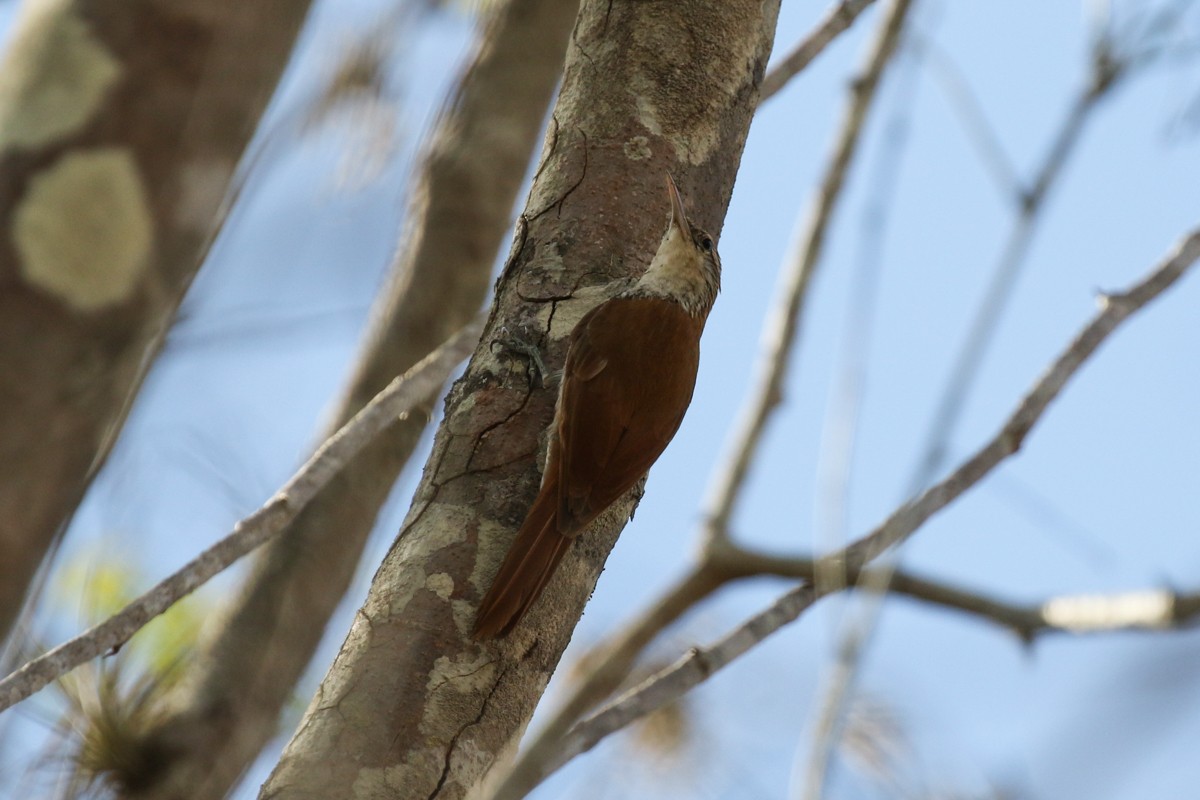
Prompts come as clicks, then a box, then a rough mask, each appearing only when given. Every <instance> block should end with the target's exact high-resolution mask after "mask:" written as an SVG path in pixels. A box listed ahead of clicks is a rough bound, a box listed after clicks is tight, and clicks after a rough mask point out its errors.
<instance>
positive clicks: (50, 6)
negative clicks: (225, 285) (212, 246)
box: [0, 0, 309, 639]
mask: <svg viewBox="0 0 1200 800" xmlns="http://www.w3.org/2000/svg"><path fill="white" fill-rule="evenodd" d="M308 6H309V0H270V1H269V2H262V3H245V2H242V0H174V1H173V2H167V0H141V1H140V2H133V1H132V0H118V1H115V2H114V0H29V1H28V2H27V3H26V4H25V6H24V7H23V9H22V14H21V16H20V18H19V19H18V20H17V23H16V28H15V30H14V33H13V37H12V39H11V41H10V44H9V47H8V51H7V53H6V54H5V58H4V62H3V65H0V74H3V75H4V82H3V86H2V87H0V222H2V223H3V234H2V235H0V464H3V465H4V466H5V470H6V471H5V475H4V479H3V480H0V639H2V638H3V637H4V636H6V635H7V633H8V631H9V629H10V627H11V626H12V623H13V621H14V620H15V618H16V615H17V613H18V611H19V609H20V607H21V603H22V601H23V599H24V596H25V593H26V591H27V589H28V587H29V583H30V580H31V579H32V576H33V574H34V573H35V571H36V570H37V568H38V565H39V564H40V563H41V561H42V559H43V557H44V556H45V554H46V551H47V549H48V548H49V547H50V545H51V543H52V542H53V541H54V538H55V536H56V534H57V533H58V532H59V531H60V530H61V529H62V528H63V527H64V525H65V524H66V522H67V521H68V520H69V519H70V517H71V514H72V513H73V512H74V510H75V506H76V505H77V504H78V502H79V500H80V498H81V497H82V495H83V492H84V489H85V488H86V487H87V484H88V482H89V480H90V479H91V477H92V475H94V474H95V471H96V468H97V467H98V466H99V464H100V463H101V462H102V461H103V459H104V458H105V456H106V455H107V454H108V450H109V447H110V445H111V443H112V440H113V439H114V438H115V436H116V433H117V431H118V430H119V428H120V426H121V423H122V422H123V420H124V416H125V410H126V408H127V407H128V404H129V403H130V401H131V399H132V396H133V394H134V392H135V391H136V389H137V386H138V384H139V382H140V380H141V377H142V375H143V373H144V370H145V367H146V364H147V362H148V360H149V358H150V356H151V355H152V353H153V351H154V350H155V348H156V346H157V344H158V343H159V342H160V341H161V337H162V334H163V332H164V330H165V329H166V326H167V324H168V322H169V321H170V318H171V316H172V314H173V313H174V311H175V309H176V307H177V306H178V304H179V301H180V299H181V298H182V297H183V293H184V291H185V290H186V289H187V287H188V284H189V283H190V282H191V280H192V277H193V275H194V274H195V272H196V270H197V268H198V267H199V265H200V262H201V260H202V258H203V256H204V253H205V251H206V249H207V246H208V243H209V241H211V237H212V236H213V233H214V231H215V229H216V227H217V218H218V214H219V212H220V210H221V204H222V201H223V199H224V197H225V194H226V192H227V190H228V188H229V183H230V180H231V178H232V177H233V174H234V168H235V167H236V166H237V163H238V159H239V158H240V157H241V155H242V152H243V150H244V149H245V147H246V144H247V143H248V142H249V140H250V137H251V135H252V134H253V133H254V129H255V127H256V126H257V124H258V121H259V117H260V116H261V114H262V112H263V109H264V108H265V107H266V105H267V101H268V100H269V99H270V97H271V93H272V92H273V91H274V89H275V85H276V83H277V82H278V80H279V76H280V74H281V73H282V72H283V68H284V66H285V65H286V64H287V61H288V57H289V54H290V53H291V51H292V45H293V43H294V41H295V38H296V34H297V32H298V31H299V29H300V26H301V23H302V22H303V21H304V17H305V15H306V13H307V11H308Z"/></svg>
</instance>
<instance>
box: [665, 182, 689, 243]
mask: <svg viewBox="0 0 1200 800" xmlns="http://www.w3.org/2000/svg"><path fill="white" fill-rule="evenodd" d="M667 194H669V195H671V225H673V226H674V227H676V228H679V230H681V231H683V232H684V233H687V231H688V230H690V227H689V226H688V219H687V212H685V211H684V210H683V197H682V196H680V194H679V187H677V186H676V185H675V180H674V179H673V178H672V177H671V173H669V172H668V173H667Z"/></svg>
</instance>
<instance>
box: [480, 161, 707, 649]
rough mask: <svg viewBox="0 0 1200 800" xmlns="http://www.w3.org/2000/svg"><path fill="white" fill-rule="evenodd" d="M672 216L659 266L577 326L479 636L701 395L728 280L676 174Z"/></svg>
mask: <svg viewBox="0 0 1200 800" xmlns="http://www.w3.org/2000/svg"><path fill="white" fill-rule="evenodd" d="M666 185H667V194H668V197H669V199H670V207H671V212H670V220H669V222H668V224H667V230H666V232H665V233H664V234H663V237H662V240H661V242H660V243H659V245H658V249H657V251H656V252H655V254H654V257H653V259H651V261H650V266H649V267H647V268H646V271H645V272H644V273H643V274H642V276H641V277H640V278H639V279H638V280H637V281H636V282H635V283H634V284H633V285H632V286H630V287H629V288H627V289H625V290H624V291H621V292H620V293H618V294H616V295H615V296H614V297H612V298H611V299H609V300H606V301H604V302H602V303H601V304H600V305H598V306H596V307H595V308H594V309H592V310H591V311H589V312H588V313H587V314H585V315H584V316H583V317H582V318H581V319H580V320H579V322H578V323H577V324H576V326H575V328H574V329H573V330H572V331H571V333H570V335H569V339H568V345H567V356H566V363H565V366H564V368H563V374H562V379H561V382H560V384H559V391H558V400H557V404H556V406H555V413H554V421H553V423H552V425H551V429H550V437H549V444H548V450H547V455H546V464H545V468H544V470H543V471H542V483H541V487H540V489H539V490H538V494H537V497H536V498H535V499H534V501H533V504H532V505H531V506H530V508H529V511H528V513H527V514H526V516H525V520H524V522H522V524H521V527H520V529H519V530H518V531H517V535H516V538H515V539H514V540H513V544H512V545H511V547H510V548H509V550H508V552H507V554H506V555H505V557H504V560H503V562H501V565H500V569H499V571H498V572H497V573H496V577H495V579H494V580H493V582H492V584H491V587H490V588H489V589H488V591H487V592H486V593H485V594H484V596H483V598H482V600H481V601H480V604H479V610H478V612H477V615H476V618H475V625H474V629H473V631H472V636H473V638H475V639H476V640H478V641H486V640H489V639H496V638H503V637H505V636H507V635H508V634H509V633H510V632H511V631H512V630H513V628H514V627H515V626H516V625H517V623H518V622H520V621H521V619H522V618H523V617H524V616H525V614H526V612H528V611H529V609H530V607H531V606H532V605H533V604H534V602H536V601H537V599H538V597H540V596H541V594H542V591H543V590H544V589H545V588H546V585H547V584H548V583H549V581H550V578H551V576H552V575H553V574H554V572H555V570H556V569H557V568H558V565H559V562H560V561H562V558H563V555H564V554H565V553H566V552H567V549H568V548H569V547H570V546H571V543H572V542H573V541H574V540H575V538H576V537H577V536H578V535H579V534H580V533H581V532H582V531H583V530H584V529H585V528H586V527H587V526H588V524H589V523H591V522H592V521H593V520H594V519H595V518H596V517H598V516H599V515H600V514H601V513H603V512H604V510H605V509H607V508H608V507H609V506H610V505H612V504H613V503H615V502H616V501H617V500H618V499H620V498H621V496H622V495H624V494H625V493H626V492H627V491H629V489H630V488H632V487H633V485H634V484H635V483H637V482H638V480H639V479H640V478H641V477H642V476H643V475H645V474H646V472H647V471H648V470H649V469H650V467H651V465H653V464H654V462H655V461H656V460H657V459H658V457H659V456H660V455H661V454H662V452H663V450H665V449H666V447H667V444H669V443H670V441H671V439H672V438H673V437H674V436H675V432H676V431H678V430H679V425H680V423H682V422H683V416H684V414H685V413H686V412H687V409H688V406H689V405H690V404H691V401H692V392H693V390H694V389H695V386H696V373H697V370H698V368H699V364H700V335H701V334H702V333H703V331H704V324H705V322H706V321H707V319H708V314H709V311H711V310H712V306H713V302H714V301H715V300H716V298H717V293H718V292H719V291H720V288H721V259H720V256H719V255H718V254H717V246H716V243H715V242H714V241H713V238H712V237H711V236H710V235H709V234H708V233H706V232H705V231H704V230H702V229H700V228H698V227H695V226H693V225H692V224H691V223H690V222H689V221H688V218H687V213H686V211H685V209H684V203H683V197H682V196H681V195H680V193H679V188H678V187H677V186H676V185H675V181H674V180H673V179H672V178H671V176H670V174H667V176H666Z"/></svg>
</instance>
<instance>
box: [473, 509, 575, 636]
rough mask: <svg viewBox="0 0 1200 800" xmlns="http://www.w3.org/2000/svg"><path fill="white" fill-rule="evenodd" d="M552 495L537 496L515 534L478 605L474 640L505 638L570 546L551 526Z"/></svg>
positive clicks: (552, 523)
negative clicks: (506, 553)
mask: <svg viewBox="0 0 1200 800" xmlns="http://www.w3.org/2000/svg"><path fill="white" fill-rule="evenodd" d="M555 495H556V493H555V492H547V493H544V494H543V495H542V496H540V497H538V499H537V500H536V501H535V502H534V505H533V508H531V509H530V510H529V515H528V516H527V517H526V518H525V522H524V523H523V524H522V525H521V530H519V531H517V537H516V539H514V540H513V543H512V546H511V547H510V548H509V550H508V555H506V556H505V557H504V563H502V564H501V565H500V571H499V572H497V573H496V578H495V580H494V581H492V588H490V589H488V591H487V594H485V595H484V596H483V600H481V601H480V603H479V613H478V614H477V615H476V617H475V630H474V631H473V632H472V636H474V638H476V639H478V640H484V639H495V638H499V637H503V636H507V635H508V634H509V632H510V631H512V629H513V628H514V627H515V626H516V624H517V623H518V622H520V621H521V618H522V617H524V616H525V612H527V611H528V610H529V608H530V606H532V605H533V604H534V601H536V600H537V599H538V597H539V596H540V595H541V594H542V590H543V589H545V588H546V584H547V583H549V582H550V576H552V575H553V574H554V570H555V569H557V568H558V562H560V561H562V557H563V554H565V553H566V552H567V548H568V547H570V546H571V539H570V538H569V537H567V536H563V535H562V534H561V533H559V532H558V526H557V525H556V524H555V522H556V519H557V515H556V513H555V506H556V499H557V498H556V496H555Z"/></svg>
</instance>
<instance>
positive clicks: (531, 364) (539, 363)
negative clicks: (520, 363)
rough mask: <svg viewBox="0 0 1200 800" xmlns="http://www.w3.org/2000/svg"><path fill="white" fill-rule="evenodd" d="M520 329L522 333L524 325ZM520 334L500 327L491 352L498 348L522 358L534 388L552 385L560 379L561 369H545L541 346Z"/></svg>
mask: <svg viewBox="0 0 1200 800" xmlns="http://www.w3.org/2000/svg"><path fill="white" fill-rule="evenodd" d="M521 331H522V334H524V333H525V331H526V329H525V326H523V325H522V326H521ZM522 334H515V333H512V332H511V331H509V329H508V328H507V327H502V328H501V329H500V336H498V337H497V338H495V339H493V340H492V344H491V348H492V352H493V353H495V352H496V351H497V350H500V351H503V352H507V353H510V354H513V355H516V356H517V357H519V358H523V359H524V360H525V364H526V367H525V369H526V373H527V375H528V377H529V385H530V387H532V388H534V389H540V388H542V387H548V386H553V385H554V384H556V383H558V382H559V380H561V379H562V371H561V370H559V371H556V372H551V371H550V370H549V369H547V368H546V362H545V360H544V359H543V358H542V351H541V348H539V347H538V346H537V345H536V344H534V343H533V342H532V341H530V340H529V339H528V338H526V336H524V335H522Z"/></svg>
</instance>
